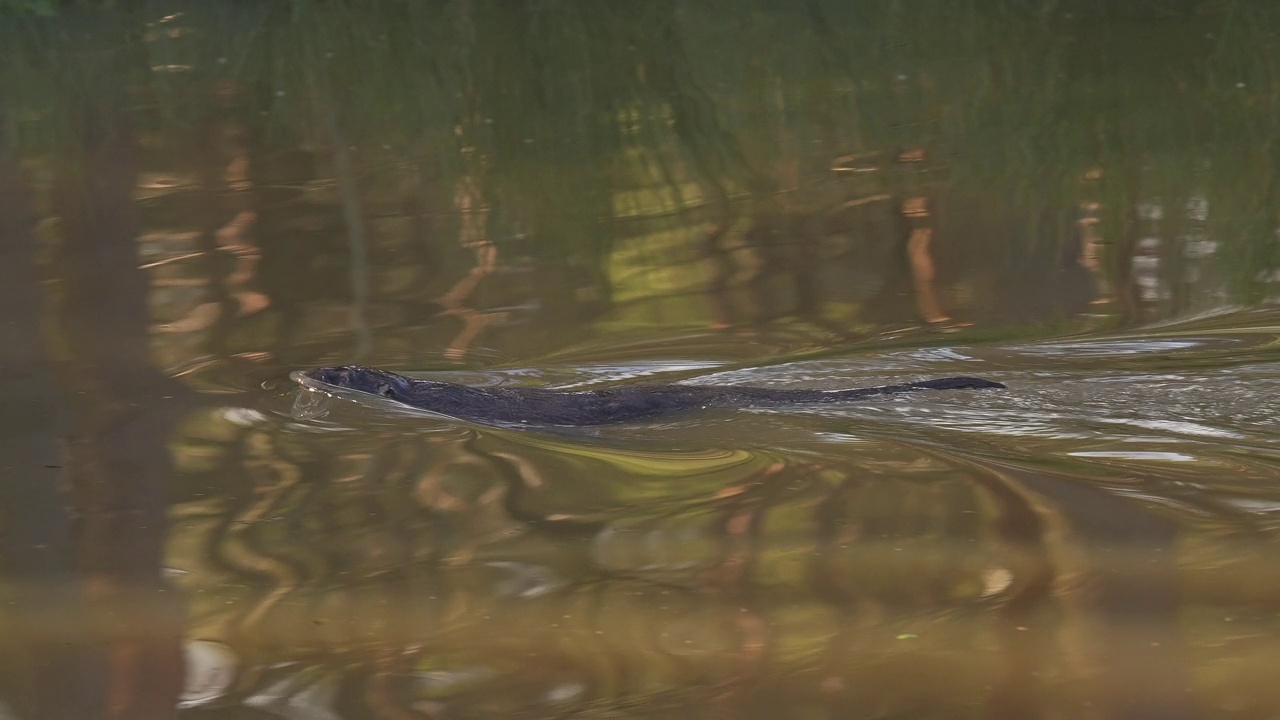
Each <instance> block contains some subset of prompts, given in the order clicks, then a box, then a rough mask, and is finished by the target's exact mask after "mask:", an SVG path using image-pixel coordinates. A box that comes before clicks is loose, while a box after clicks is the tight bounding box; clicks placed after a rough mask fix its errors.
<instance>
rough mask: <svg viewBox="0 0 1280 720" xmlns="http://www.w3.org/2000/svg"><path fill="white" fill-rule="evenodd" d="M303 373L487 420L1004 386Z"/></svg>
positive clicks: (604, 419) (967, 380) (587, 419)
mask: <svg viewBox="0 0 1280 720" xmlns="http://www.w3.org/2000/svg"><path fill="white" fill-rule="evenodd" d="M307 376H308V377H310V378H312V379H314V380H318V381H320V382H323V383H327V384H329V385H335V386H337V387H342V388H347V389H350V390H358V391H360V392H366V393H370V394H372V395H379V396H381V397H385V398H390V399H392V400H395V401H397V402H401V403H404V404H405V405H411V406H413V407H416V408H421V409H423V410H430V411H432V412H437V413H441V414H444V415H449V416H451V417H456V418H462V419H467V420H475V421H478V422H489V423H529V424H534V425H604V424H607V423H619V422H629V421H633V420H643V419H646V418H651V417H655V416H658V415H667V414H671V413H677V412H681V411H684V410H694V409H700V408H744V407H778V406H782V405H795V404H803V403H831V402H848V401H851V400H862V399H865V398H870V397H874V396H877V395H893V394H897V393H904V392H914V391H916V390H976V389H982V388H1003V387H1004V385H1001V384H1000V383H997V382H991V381H990V380H982V379H980V378H971V377H950V378H940V379H937V380H925V381H923V382H914V383H906V384H903V385H883V386H880V387H870V388H857V389H853V390H776V389H770V388H758V387H741V386H734V385H628V386H624V387H618V388H610V389H607V390H583V391H571V390H548V389H544V388H529V387H494V388H478V387H470V386H467V385H457V384H455V383H447V382H437V381H434V380H412V379H410V378H407V377H404V376H402V375H397V374H395V373H391V372H387V371H385V370H376V369H374V368H366V367H358V366H347V367H335V368H320V369H319V370H313V371H311V372H309V373H307Z"/></svg>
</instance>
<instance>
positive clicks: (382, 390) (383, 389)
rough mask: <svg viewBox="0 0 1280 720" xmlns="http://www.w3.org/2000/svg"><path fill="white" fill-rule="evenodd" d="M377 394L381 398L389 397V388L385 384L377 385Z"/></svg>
mask: <svg viewBox="0 0 1280 720" xmlns="http://www.w3.org/2000/svg"><path fill="white" fill-rule="evenodd" d="M378 394H379V395H381V396H382V397H391V386H390V385H388V384H386V383H380V384H379V385H378Z"/></svg>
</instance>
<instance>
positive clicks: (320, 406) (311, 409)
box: [290, 388, 329, 420]
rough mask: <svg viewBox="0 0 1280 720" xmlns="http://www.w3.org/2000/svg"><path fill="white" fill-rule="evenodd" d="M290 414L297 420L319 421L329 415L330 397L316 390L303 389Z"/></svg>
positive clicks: (295, 399) (299, 392) (296, 398)
mask: <svg viewBox="0 0 1280 720" xmlns="http://www.w3.org/2000/svg"><path fill="white" fill-rule="evenodd" d="M290 414H291V415H292V416H293V418H294V419H295V420H318V419H319V418H322V417H324V416H325V415H328V414H329V396H328V395H326V394H325V393H322V392H318V391H316V390H310V389H307V388H303V389H302V390H299V391H298V396H297V397H295V398H294V399H293V409H292V410H291V411H290Z"/></svg>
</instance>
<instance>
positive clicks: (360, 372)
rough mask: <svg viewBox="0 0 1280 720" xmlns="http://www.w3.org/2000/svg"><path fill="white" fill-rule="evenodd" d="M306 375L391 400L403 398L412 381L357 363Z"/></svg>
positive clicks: (329, 383) (326, 382) (327, 383)
mask: <svg viewBox="0 0 1280 720" xmlns="http://www.w3.org/2000/svg"><path fill="white" fill-rule="evenodd" d="M307 376H308V377H310V378H311V379H313V380H318V381H320V382H322V383H325V384H326V385H334V386H337V387H340V388H346V389H348V390H358V391H359V392H365V393H369V394H370V395H378V396H381V397H385V398H391V399H393V400H396V399H399V398H403V397H404V396H405V394H406V393H407V392H408V391H409V390H410V389H411V388H412V387H413V383H412V381H411V380H409V378H406V377H403V376H400V375H397V374H395V373H390V372H387V371H385V370H375V369H373V368H367V367H360V366H358V365H345V366H343V367H329V368H320V369H319V370H312V371H311V372H309V373H307Z"/></svg>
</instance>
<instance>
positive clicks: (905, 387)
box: [826, 377, 1005, 401]
mask: <svg viewBox="0 0 1280 720" xmlns="http://www.w3.org/2000/svg"><path fill="white" fill-rule="evenodd" d="M1004 387H1005V386H1004V385H1003V384H1001V383H998V382H992V381H991V380H983V379H982V378H974V377H949V378H937V379H934V380H921V381H920V382H913V383H903V384H901V385H881V386H879V387H869V388H857V389H854V390H835V391H832V392H829V394H828V396H827V398H826V399H827V400H828V401H831V400H835V401H841V400H858V399H861V398H868V397H873V396H876V395H896V394H898V393H909V392H916V391H918V390H988V389H1003V388H1004Z"/></svg>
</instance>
